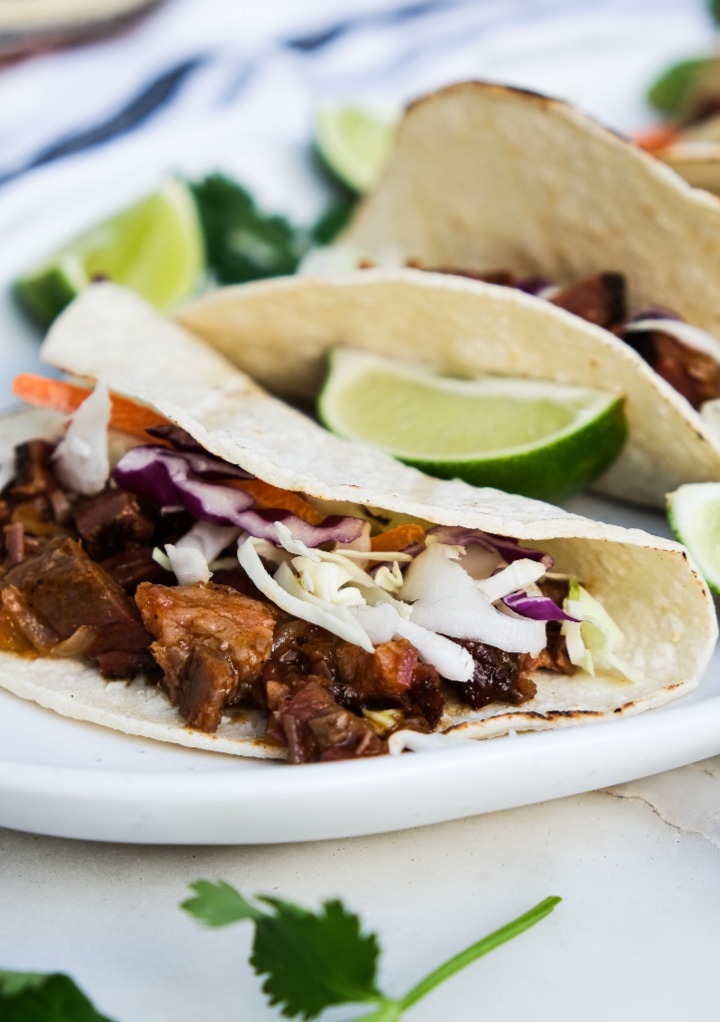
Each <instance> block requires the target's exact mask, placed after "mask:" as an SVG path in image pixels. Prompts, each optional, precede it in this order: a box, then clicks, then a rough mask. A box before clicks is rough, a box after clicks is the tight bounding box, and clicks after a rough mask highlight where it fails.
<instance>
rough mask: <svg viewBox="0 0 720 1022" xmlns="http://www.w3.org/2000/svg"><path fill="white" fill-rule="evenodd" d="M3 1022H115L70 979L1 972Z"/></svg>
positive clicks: (52, 975)
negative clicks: (96, 1006) (98, 1009)
mask: <svg viewBox="0 0 720 1022" xmlns="http://www.w3.org/2000/svg"><path fill="white" fill-rule="evenodd" d="M0 1018H1V1019H2V1020H3V1022H111V1020H110V1019H109V1018H107V1016H106V1015H101V1014H100V1012H99V1011H97V1010H96V1008H95V1007H94V1006H93V1004H92V1002H91V1001H89V1000H88V998H87V997H86V996H85V994H84V993H83V992H82V990H81V989H80V988H79V987H78V986H77V985H76V983H75V982H74V981H73V980H72V979H70V977H69V976H64V975H63V974H62V973H59V972H53V973H50V974H49V975H44V974H43V973H39V972H7V971H2V970H0Z"/></svg>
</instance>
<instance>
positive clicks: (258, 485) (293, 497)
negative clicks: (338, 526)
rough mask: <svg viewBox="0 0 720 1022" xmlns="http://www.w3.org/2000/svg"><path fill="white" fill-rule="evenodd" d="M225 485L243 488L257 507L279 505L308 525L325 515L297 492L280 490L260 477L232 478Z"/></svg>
mask: <svg viewBox="0 0 720 1022" xmlns="http://www.w3.org/2000/svg"><path fill="white" fill-rule="evenodd" d="M225 485H232V486H235V487H237V488H238V489H239V490H245V492H246V493H249V494H250V496H251V497H252V498H253V500H254V501H255V503H256V505H257V506H258V507H259V508H268V507H279V508H283V509H284V510H285V511H291V512H292V514H294V515H297V516H298V518H302V520H303V521H304V522H307V523H308V525H319V524H320V522H322V520H323V518H325V515H324V514H323V513H322V511H318V510H317V508H314V507H313V506H312V504H309V503H308V502H307V501H306V500H305V498H304V497H301V496H300V494H299V493H292V492H291V491H290V490H281V489H280V487H279V486H272V485H271V484H270V483H264V482H263V481H262V479H232V480H230V481H229V482H228V483H226V484H225Z"/></svg>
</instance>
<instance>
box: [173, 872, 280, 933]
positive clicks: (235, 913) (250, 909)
mask: <svg viewBox="0 0 720 1022" xmlns="http://www.w3.org/2000/svg"><path fill="white" fill-rule="evenodd" d="M190 889H191V890H193V891H195V897H194V898H188V899H187V901H184V902H183V903H182V904H181V906H180V908H184V909H185V911H186V912H188V913H189V914H190V915H191V916H194V917H195V918H196V919H198V920H199V921H200V922H201V923H205V925H206V926H228V925H229V924H230V923H239V922H242V921H243V920H244V919H252V920H253V921H254V922H256V921H257V920H258V919H262V917H263V913H262V912H261V911H260V910H259V909H257V908H255V907H254V906H253V905H251V904H250V902H249V901H246V900H245V898H243V896H242V894H240V892H239V891H238V890H236V889H235V888H234V887H232V886H231V885H230V884H226V883H225V882H224V881H222V880H220V881H218V883H216V884H213V883H211V882H210V881H209V880H197V881H196V882H195V883H194V884H190Z"/></svg>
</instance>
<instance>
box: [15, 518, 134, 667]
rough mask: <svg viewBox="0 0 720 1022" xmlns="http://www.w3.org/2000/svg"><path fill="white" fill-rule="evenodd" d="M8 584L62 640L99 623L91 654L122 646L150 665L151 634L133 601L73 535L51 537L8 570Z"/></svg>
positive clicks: (126, 651) (112, 650)
mask: <svg viewBox="0 0 720 1022" xmlns="http://www.w3.org/2000/svg"><path fill="white" fill-rule="evenodd" d="M6 586H10V587H13V588H14V590H16V591H17V593H19V595H20V597H21V598H22V601H23V604H24V606H25V607H27V608H28V609H29V610H30V611H31V612H32V613H33V614H34V615H36V616H37V618H38V619H40V620H41V621H43V622H45V623H46V624H47V625H48V626H49V627H50V628H52V629H53V630H54V631H55V632H56V633H57V635H58V637H59V639H68V638H69V637H70V636H71V635H72V634H73V633H74V632H75V631H76V630H77V629H78V628H79V627H80V626H81V625H88V626H90V627H91V628H94V629H95V630H96V634H97V637H96V639H95V641H94V642H93V644H92V645H91V646H90V648H89V649H88V650H87V655H88V656H90V657H93V658H95V659H98V662H99V663H100V660H99V658H100V657H101V656H102V655H103V654H106V653H111V652H116V651H120V652H124V653H133V654H137V655H138V656H139V659H140V660H142V661H143V662H144V663H145V664H146V665H147V666H149V665H151V663H152V661H151V658H150V657H149V655H147V654H146V653H145V651H146V650H147V647H148V645H149V643H150V636H149V635H148V633H147V632H146V631H145V629H144V628H143V625H142V622H141V621H140V615H139V614H138V611H137V608H136V607H135V605H134V603H133V602H132V600H131V599H130V598H129V597H128V596H127V595H126V594H125V593H124V592H123V590H122V589H121V588H120V586H119V585H118V584H117V582H115V581H114V580H113V579H112V578H111V577H110V575H108V573H107V572H106V571H104V570H103V568H101V567H100V565H99V564H96V563H95V562H94V561H92V560H91V559H90V558H89V557H88V555H87V554H86V553H85V551H84V550H83V549H82V547H81V546H80V544H79V543H77V542H75V541H74V540H72V539H68V538H63V537H59V538H56V539H51V540H50V541H49V542H48V543H47V544H46V545H45V546H44V547H43V549H42V550H41V551H40V552H39V553H37V554H35V555H33V556H31V557H28V556H26V557H25V559H24V560H23V561H22V563H21V564H18V565H16V566H15V567H13V568H11V569H10V570H9V571H8V572H7V573H6V574H5V576H4V578H3V587H6ZM143 654H145V656H144V658H143V656H142V655H143ZM101 670H102V665H101Z"/></svg>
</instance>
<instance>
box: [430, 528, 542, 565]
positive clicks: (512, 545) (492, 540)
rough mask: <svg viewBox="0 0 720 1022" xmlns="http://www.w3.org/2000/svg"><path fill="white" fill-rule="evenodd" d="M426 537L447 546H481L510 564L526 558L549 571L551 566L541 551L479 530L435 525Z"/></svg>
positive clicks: (505, 537)
mask: <svg viewBox="0 0 720 1022" xmlns="http://www.w3.org/2000/svg"><path fill="white" fill-rule="evenodd" d="M427 534H428V536H434V537H435V538H436V539H437V540H438V541H439V542H440V543H447V544H448V546H465V547H467V546H473V544H474V545H476V546H481V547H484V548H485V550H495V551H496V552H497V553H498V554H500V556H501V557H502V558H503V560H505V561H507V562H508V564H511V563H512V562H513V561H518V560H520V558H521V557H528V558H529V559H530V560H531V561H540V562H541V563H542V564H544V565H545V570H546V571H549V570H550V568H552V566H553V559H552V557H551V556H550V554H544V553H543V552H542V551H541V550H532V549H530V548H529V547H524V546H520V544H519V543H518V541H517V540H515V539H509V538H508V537H507V536H495V535H493V533H491V532H482V530H480V529H465V528H463V527H462V526H454V525H436V526H434V527H433V528H432V529H428V533H427Z"/></svg>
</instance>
